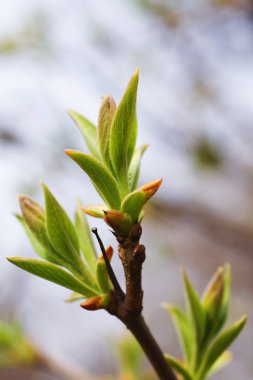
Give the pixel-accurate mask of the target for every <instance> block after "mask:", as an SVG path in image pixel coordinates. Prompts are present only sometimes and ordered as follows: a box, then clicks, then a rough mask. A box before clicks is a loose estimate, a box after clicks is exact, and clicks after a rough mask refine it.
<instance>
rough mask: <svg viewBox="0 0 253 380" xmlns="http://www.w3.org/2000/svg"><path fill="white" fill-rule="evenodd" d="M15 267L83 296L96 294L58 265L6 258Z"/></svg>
mask: <svg viewBox="0 0 253 380" xmlns="http://www.w3.org/2000/svg"><path fill="white" fill-rule="evenodd" d="M7 260H8V261H9V262H11V263H12V264H14V265H16V266H17V267H19V268H21V269H24V270H25V271H27V272H29V273H32V274H34V275H35V276H38V277H41V278H44V279H45V280H48V281H51V282H54V283H56V284H58V285H61V286H63V287H65V288H67V289H70V290H73V291H74V292H77V293H80V294H83V295H84V296H85V297H92V296H94V295H96V294H97V292H96V291H95V290H94V289H91V288H90V287H89V286H87V285H85V284H84V283H82V282H81V281H79V280H78V279H77V278H76V277H74V276H73V275H72V274H70V273H68V272H67V271H65V270H64V269H62V268H60V267H59V266H57V265H55V264H51V263H47V262H44V261H41V260H35V259H23V258H22V257H11V258H8V259H7Z"/></svg>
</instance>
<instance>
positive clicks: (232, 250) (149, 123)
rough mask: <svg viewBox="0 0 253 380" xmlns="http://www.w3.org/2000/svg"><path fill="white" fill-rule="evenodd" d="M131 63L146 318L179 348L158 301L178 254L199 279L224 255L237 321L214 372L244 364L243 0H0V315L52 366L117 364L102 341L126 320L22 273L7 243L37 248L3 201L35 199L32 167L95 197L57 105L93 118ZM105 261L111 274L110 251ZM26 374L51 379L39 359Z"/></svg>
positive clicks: (249, 34) (246, 173) (251, 131)
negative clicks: (70, 152)
mask: <svg viewBox="0 0 253 380" xmlns="http://www.w3.org/2000/svg"><path fill="white" fill-rule="evenodd" d="M137 67H139V69H140V84H139V92H138V122H139V136H138V144H139V145H140V144H142V143H148V144H149V145H150V147H149V149H148V151H147V152H146V153H145V157H144V159H143V166H142V174H141V178H140V183H141V184H144V183H146V182H148V181H152V180H154V179H157V178H160V177H163V178H164V183H163V186H162V188H161V189H160V191H159V193H158V195H157V196H156V197H155V201H154V202H153V204H152V206H151V207H150V208H149V209H147V213H146V218H145V220H144V223H143V227H144V234H143V243H144V244H145V245H146V246H147V260H146V263H145V270H144V273H143V281H144V289H145V316H146V319H147V321H148V323H149V324H150V326H151V327H152V329H153V332H154V334H155V336H156V337H157V338H158V340H159V342H160V343H161V345H162V347H163V349H164V351H166V352H170V353H172V354H175V355H180V351H179V347H178V344H177V340H176V336H175V333H174V331H173V328H172V324H171V321H170V317H169V315H168V314H167V313H166V312H165V311H164V310H162V309H161V307H160V304H161V302H163V301H167V302H171V303H175V304H178V305H182V304H183V287H182V281H181V277H180V267H181V266H184V267H185V268H186V270H187V272H188V274H189V276H190V278H191V279H192V282H193V283H194V285H195V286H196V288H197V289H198V290H199V291H200V292H201V291H202V290H203V289H204V287H205V285H206V283H207V282H208V280H209V278H210V276H211V275H212V273H213V272H214V271H215V269H216V268H217V267H218V266H219V265H221V264H223V263H225V262H230V263H231V264H232V269H233V270H232V273H233V284H232V290H233V297H232V301H231V308H230V318H229V319H230V321H234V320H235V319H236V318H239V317H240V316H241V314H242V313H244V312H246V313H247V314H248V316H249V321H248V324H247V326H246V328H245V330H244V331H243V333H242V335H241V336H240V337H239V339H238V341H237V342H236V343H235V344H234V345H233V347H232V351H233V352H234V356H235V358H234V360H233V363H232V364H231V365H230V366H229V367H228V368H226V369H225V370H224V371H223V372H220V373H219V374H218V375H217V376H216V377H215V376H214V377H213V379H220V380H223V379H232V380H233V379H237V378H238V377H239V376H240V378H241V379H250V378H251V376H252V371H253V363H252V351H251V345H252V341H253V325H252V317H253V303H252V290H253V278H252V273H253V257H252V256H253V149H252V145H253V124H252V123H253V107H252V104H253V3H252V1H250V0H202V1H197V0H160V1H158V0H157V1H155V0H123V1H116V0H107V1H104V2H102V1H91V0H87V1H81V0H75V1H72V2H69V1H67V0H61V1H60V0H54V1H49V0H43V1H42V0H37V1H33V0H9V1H8V2H6V1H1V2H0V152H1V158H0V173H1V177H0V178H1V182H0V183H1V186H0V194H1V196H0V210H1V211H0V226H1V228H0V236H1V237H0V254H1V264H0V319H2V320H5V321H7V320H10V319H11V320H15V321H18V324H19V325H21V326H22V331H23V333H24V335H25V336H26V337H27V339H28V340H29V342H32V344H33V345H34V346H36V347H37V349H38V350H39V351H40V352H42V353H43V355H48V356H51V357H54V358H56V359H55V360H56V361H57V363H58V365H60V367H61V365H62V364H63V363H64V365H65V366H66V359H65V358H67V362H70V363H71V364H70V367H71V366H72V365H73V363H75V364H74V366H75V367H80V368H79V369H80V370H81V369H84V370H85V371H87V372H89V373H93V374H96V375H102V374H115V373H117V364H116V358H115V349H114V347H115V342H116V341H118V340H120V339H121V336H122V334H123V332H124V327H123V326H122V325H121V324H120V323H119V322H118V321H117V320H116V319H114V318H113V317H111V316H109V315H107V314H106V313H105V312H103V311H98V312H95V313H89V312H86V311H84V310H82V309H81V308H80V307H79V305H78V303H77V304H71V305H69V304H66V303H65V302H64V300H65V299H66V298H67V297H68V292H67V291H66V290H64V289H63V288H60V287H58V286H56V285H53V284H51V283H47V282H46V281H44V280H40V279H38V278H35V277H33V276H31V275H28V274H26V273H23V272H22V271H21V270H19V269H17V268H15V267H12V266H11V265H10V264H9V263H7V262H6V260H5V257H6V256H26V257H34V256H35V254H34V253H33V251H32V248H31V246H30V244H29V242H28V239H27V237H26V236H25V234H24V232H23V230H22V228H21V226H20V225H19V223H18V222H17V220H16V219H15V217H14V216H13V213H14V212H16V211H18V203H17V194H18V193H25V194H28V195H31V196H33V197H35V198H36V199H37V200H38V201H42V193H41V190H40V180H41V179H43V181H45V183H46V184H47V185H48V186H49V188H50V189H51V190H52V192H53V193H54V194H55V195H56V197H57V198H58V199H59V201H60V202H61V203H62V205H63V206H64V207H65V209H66V210H67V211H68V212H69V214H70V215H73V212H74V207H75V202H76V198H77V197H79V198H81V199H82V201H83V202H84V203H93V202H96V201H97V200H98V198H97V196H96V193H95V191H94V189H93V188H92V186H91V185H90V184H89V181H88V178H87V177H86V176H85V174H83V173H82V172H81V170H80V169H79V168H78V167H77V166H76V165H75V164H73V162H71V160H69V158H68V157H67V156H66V155H65V154H64V153H63V149H64V148H73V149H80V150H85V149H86V147H85V145H84V143H83V141H82V138H81V136H80V135H79V131H78V130H77V128H76V127H75V126H74V124H73V122H72V121H71V120H70V118H69V117H68V116H67V114H66V109H74V110H76V111H78V112H80V113H82V114H84V115H85V116H86V117H87V118H89V119H90V120H91V121H92V122H94V123H96V122H97V114H98V110H99V106H100V102H101V96H103V95H105V94H108V93H109V94H112V95H113V96H114V97H115V99H116V101H117V102H118V101H119V99H120V97H121V95H122V93H123V91H124V88H125V86H126V83H127V81H128V79H129V78H130V76H131V75H132V73H133V72H134V71H135V69H136V68H137ZM90 224H91V226H97V227H98V228H99V232H100V233H101V235H102V237H103V241H104V243H105V244H110V243H111V244H113V245H114V247H115V248H116V245H115V242H114V241H113V238H112V235H111V234H110V232H109V231H108V230H107V228H106V227H105V225H103V224H101V223H100V222H98V221H97V220H95V219H90ZM113 265H114V267H115V268H116V271H117V274H118V276H119V278H122V272H121V267H120V264H119V262H118V260H117V258H116V257H115V258H114V261H113ZM15 323H16V322H15ZM37 349H36V350H37ZM0 351H1V348H0ZM28 356H29V355H28ZM59 363H60V364H59ZM79 369H78V370H79ZM75 370H76V368H75ZM22 371H23V370H21V369H16V370H14V371H13V370H12V371H11V372H6V370H0V379H2V380H6V379H12V378H13V379H22V376H24V378H25V379H28V375H27V374H23V375H22V373H23V372H22ZM56 372H57V371H56ZM30 376H31V379H58V378H59V379H63V377H61V376H60V375H59V374H58V375H55V374H54V375H53V374H52V373H51V374H50V371H48V373H47V374H43V371H42V370H40V371H39V372H36V371H35V372H33V373H32V375H30ZM57 376H58V377H57ZM88 378H90V379H91V377H88Z"/></svg>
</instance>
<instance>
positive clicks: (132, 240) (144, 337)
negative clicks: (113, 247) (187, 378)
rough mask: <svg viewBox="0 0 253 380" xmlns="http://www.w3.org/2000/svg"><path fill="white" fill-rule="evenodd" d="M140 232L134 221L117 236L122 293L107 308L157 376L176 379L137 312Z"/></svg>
mask: <svg viewBox="0 0 253 380" xmlns="http://www.w3.org/2000/svg"><path fill="white" fill-rule="evenodd" d="M141 233H142V229H141V226H140V224H134V225H133V226H132V229H131V231H130V234H129V237H128V238H124V237H120V236H117V240H118V242H119V257H120V259H121V261H122V264H123V268H124V272H125V280H126V295H125V297H124V298H119V297H117V295H116V294H115V297H113V298H112V302H111V303H110V305H109V306H108V308H107V310H108V312H109V313H111V314H113V315H115V316H116V317H117V318H119V319H120V320H121V321H122V322H123V323H124V324H125V326H126V327H127V328H128V329H129V330H130V331H131V332H132V334H133V335H134V337H135V338H136V340H137V341H138V342H139V344H140V345H141V347H142V349H143V351H144V352H145V354H146V355H147V357H148V359H149V361H150V363H151V364H152V365H153V367H154V369H155V371H156V373H157V375H158V377H159V379H160V380H177V378H176V376H175V374H174V372H173V371H172V370H171V368H170V367H169V365H168V363H167V361H166V360H165V358H164V355H163V352H162V350H161V348H160V347H159V345H158V343H157V342H156V340H155V338H154V337H153V335H152V334H151V332H150V330H149V328H148V326H147V325H146V323H145V321H144V318H143V316H142V314H141V313H142V308H143V305H142V301H143V290H142V284H141V277H142V276H141V274H142V264H143V262H144V260H145V247H144V246H143V245H141V244H139V240H140V237H141Z"/></svg>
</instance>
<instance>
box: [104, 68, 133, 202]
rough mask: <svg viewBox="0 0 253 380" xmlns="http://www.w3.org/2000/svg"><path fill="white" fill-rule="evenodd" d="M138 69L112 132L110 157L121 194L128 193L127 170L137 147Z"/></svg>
mask: <svg viewBox="0 0 253 380" xmlns="http://www.w3.org/2000/svg"><path fill="white" fill-rule="evenodd" d="M138 76H139V73H138V71H136V72H135V74H134V75H133V76H132V78H131V79H130V81H129V83H128V86H127V88H126V91H125V93H124V96H123V98H122V99H121V101H120V104H119V106H118V108H117V111H116V113H115V115H114V118H113V122H112V126H111V134H110V157H111V161H112V165H113V168H114V171H115V174H116V177H117V178H118V180H119V186H120V190H121V195H122V196H125V195H126V194H127V193H128V178H127V172H128V167H129V165H130V162H131V158H132V155H133V152H134V148H135V141H136V134H137V122H136V98H137V87H138Z"/></svg>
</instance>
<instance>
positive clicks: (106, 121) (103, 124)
mask: <svg viewBox="0 0 253 380" xmlns="http://www.w3.org/2000/svg"><path fill="white" fill-rule="evenodd" d="M116 109H117V107H116V104H115V102H114V100H113V98H112V97H111V96H109V95H108V96H105V97H104V99H103V102H102V104H101V107H100V110H99V116H98V142H99V148H100V153H101V156H102V159H103V161H104V163H105V164H106V166H107V167H108V168H109V169H110V170H111V169H112V163H111V158H110V132H111V125H112V120H113V117H114V114H115V112H116Z"/></svg>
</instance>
